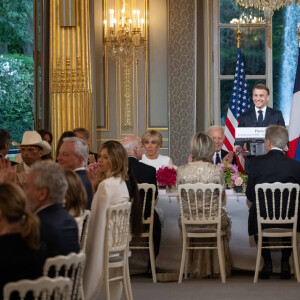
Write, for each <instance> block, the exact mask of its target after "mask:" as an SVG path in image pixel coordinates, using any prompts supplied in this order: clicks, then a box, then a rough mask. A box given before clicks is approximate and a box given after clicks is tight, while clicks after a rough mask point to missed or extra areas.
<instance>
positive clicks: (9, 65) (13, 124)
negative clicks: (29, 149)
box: [0, 0, 34, 141]
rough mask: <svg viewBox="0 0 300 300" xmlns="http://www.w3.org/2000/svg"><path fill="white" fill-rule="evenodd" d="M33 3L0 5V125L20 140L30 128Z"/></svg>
mask: <svg viewBox="0 0 300 300" xmlns="http://www.w3.org/2000/svg"><path fill="white" fill-rule="evenodd" d="M32 52H33V1H32V0H18V1H10V0H3V1H1V4H0V126H1V128H4V129H6V130H8V131H9V132H10V134H11V136H12V140H16V141H21V139H22V135H23V132H24V131H25V130H32V129H33V123H34V122H33V121H34V115H33V110H34V63H33V57H32Z"/></svg>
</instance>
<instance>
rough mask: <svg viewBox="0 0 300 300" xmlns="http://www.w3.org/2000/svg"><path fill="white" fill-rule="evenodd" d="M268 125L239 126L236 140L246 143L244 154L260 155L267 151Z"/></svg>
mask: <svg viewBox="0 0 300 300" xmlns="http://www.w3.org/2000/svg"><path fill="white" fill-rule="evenodd" d="M266 129H267V128H266V127H237V128H235V142H236V143H239V144H241V143H243V144H246V146H245V149H246V150H245V151H243V153H242V154H243V155H244V156H258V155H263V154H266V153H267V150H266V148H265V134H266Z"/></svg>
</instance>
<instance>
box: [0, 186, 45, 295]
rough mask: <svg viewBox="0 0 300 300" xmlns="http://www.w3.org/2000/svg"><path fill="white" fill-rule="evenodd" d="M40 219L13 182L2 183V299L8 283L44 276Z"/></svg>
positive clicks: (0, 275) (0, 210) (0, 239)
mask: <svg viewBox="0 0 300 300" xmlns="http://www.w3.org/2000/svg"><path fill="white" fill-rule="evenodd" d="M39 227H40V226H39V219H38V217H37V216H35V215H33V214H32V213H30V212H29V210H28V208H27V205H26V197H25V195H24V193H23V191H22V190H21V188H20V187H18V186H17V185H15V184H13V183H0V299H1V298H2V289H3V286H4V285H5V284H6V283H7V282H11V281H17V280H20V279H35V278H37V277H39V276H41V275H42V266H43V262H44V259H43V255H42V252H41V251H40V250H39V248H40V232H39Z"/></svg>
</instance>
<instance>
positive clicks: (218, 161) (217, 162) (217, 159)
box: [216, 152, 221, 165]
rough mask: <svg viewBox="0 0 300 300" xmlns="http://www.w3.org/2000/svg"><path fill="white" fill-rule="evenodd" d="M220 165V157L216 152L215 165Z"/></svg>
mask: <svg viewBox="0 0 300 300" xmlns="http://www.w3.org/2000/svg"><path fill="white" fill-rule="evenodd" d="M220 163H221V159H220V155H219V153H218V152H217V153H216V165H217V164H220Z"/></svg>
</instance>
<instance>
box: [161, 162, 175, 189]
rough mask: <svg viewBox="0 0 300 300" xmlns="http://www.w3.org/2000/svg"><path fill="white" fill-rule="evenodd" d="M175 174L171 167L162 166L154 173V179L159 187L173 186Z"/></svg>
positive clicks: (173, 168)
mask: <svg viewBox="0 0 300 300" xmlns="http://www.w3.org/2000/svg"><path fill="white" fill-rule="evenodd" d="M176 178H177V172H176V169H175V167H173V166H162V167H161V168H159V169H158V170H157V172H156V179H157V182H158V184H159V185H160V186H167V185H175V184H176Z"/></svg>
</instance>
